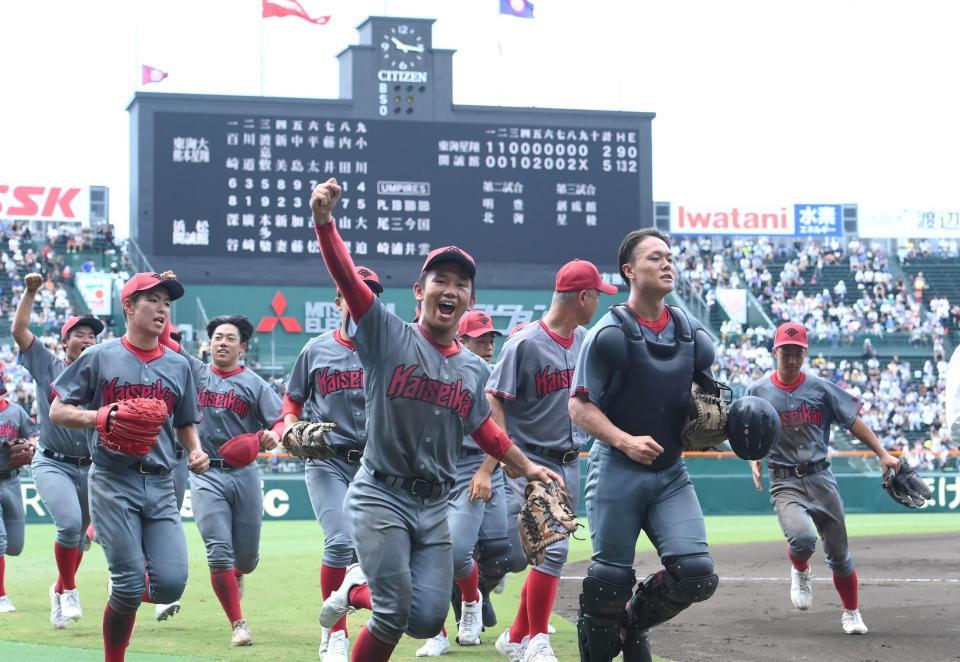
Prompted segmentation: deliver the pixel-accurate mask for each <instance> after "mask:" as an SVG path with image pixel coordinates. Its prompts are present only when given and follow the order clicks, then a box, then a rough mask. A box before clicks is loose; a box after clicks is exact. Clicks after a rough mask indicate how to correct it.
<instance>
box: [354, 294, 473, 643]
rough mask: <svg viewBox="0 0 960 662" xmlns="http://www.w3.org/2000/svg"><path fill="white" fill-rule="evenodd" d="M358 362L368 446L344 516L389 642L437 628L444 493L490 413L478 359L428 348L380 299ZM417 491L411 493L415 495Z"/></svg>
mask: <svg viewBox="0 0 960 662" xmlns="http://www.w3.org/2000/svg"><path fill="white" fill-rule="evenodd" d="M355 342H356V345H357V352H358V355H359V357H360V361H361V363H362V365H363V368H364V378H365V380H366V396H367V416H368V418H367V446H366V448H365V450H364V456H363V460H362V463H361V468H360V470H359V471H358V472H357V475H356V478H355V479H354V481H353V483H351V485H350V487H349V489H348V490H347V495H346V500H345V502H344V514H345V516H346V522H347V527H348V530H349V532H350V534H351V537H352V539H353V541H354V543H355V544H356V547H357V555H358V556H359V558H360V563H361V565H362V566H363V569H364V572H365V573H366V575H367V579H368V582H369V588H370V596H371V602H372V605H373V616H372V617H371V619H370V622H369V623H368V624H367V627H368V629H369V630H370V632H371V634H373V635H374V636H375V637H377V638H378V639H380V640H381V641H385V642H387V643H396V642H397V641H399V639H400V637H401V635H402V634H403V632H404V631H406V632H407V633H408V634H410V636H412V637H415V638H418V639H426V638H429V637H432V636H434V635H435V634H436V633H437V632H438V631H439V630H440V628H441V626H442V625H443V621H444V618H445V617H446V613H447V610H448V604H449V602H448V600H449V596H450V586H451V584H452V582H453V558H452V545H451V539H450V529H449V526H448V524H447V509H448V504H447V494H448V492H449V489H450V487H451V486H452V484H453V481H454V478H455V477H456V463H457V460H458V459H459V454H460V447H461V445H462V440H463V437H464V435H465V434H470V433H472V432H474V431H475V430H477V428H479V427H480V425H481V424H483V422H484V421H485V420H486V419H487V418H489V416H490V408H489V405H488V404H487V402H486V400H485V399H484V397H483V386H484V377H485V375H486V366H485V364H484V362H483V360H482V359H481V358H479V357H478V356H476V355H475V354H473V353H472V352H469V351H466V350H463V349H461V348H460V346H459V344H456V345H454V346H452V347H451V348H450V349H441V348H439V347H437V346H436V345H434V344H433V343H432V342H431V341H430V340H429V339H428V338H427V337H426V336H425V335H424V332H423V330H422V329H421V328H420V327H419V326H418V325H416V324H407V323H405V322H404V321H403V320H401V319H400V318H399V317H396V316H395V315H393V314H391V313H390V312H389V311H388V310H387V309H386V307H385V306H384V304H383V303H382V302H381V301H380V300H379V299H374V301H373V303H372V304H371V306H370V309H369V310H368V311H367V312H366V313H365V314H364V315H363V316H362V317H361V318H360V320H359V322H358V324H357V333H356V336H355ZM418 494H419V495H420V496H418Z"/></svg>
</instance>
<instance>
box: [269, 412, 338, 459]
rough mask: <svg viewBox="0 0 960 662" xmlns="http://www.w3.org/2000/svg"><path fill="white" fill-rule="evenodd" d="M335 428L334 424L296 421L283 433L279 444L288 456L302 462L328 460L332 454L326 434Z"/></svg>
mask: <svg viewBox="0 0 960 662" xmlns="http://www.w3.org/2000/svg"><path fill="white" fill-rule="evenodd" d="M335 427H337V424H336V423H309V422H307V421H297V422H296V423H294V424H293V425H291V426H290V427H288V428H287V430H286V432H284V433H283V438H282V439H281V440H280V443H281V444H283V447H284V448H286V449H287V452H288V453H290V455H295V456H296V457H299V458H302V459H304V460H328V459H330V458H331V457H333V456H334V452H333V449H332V448H331V447H330V444H328V443H327V439H326V437H327V432H329V431H330V430H332V429H333V428H335Z"/></svg>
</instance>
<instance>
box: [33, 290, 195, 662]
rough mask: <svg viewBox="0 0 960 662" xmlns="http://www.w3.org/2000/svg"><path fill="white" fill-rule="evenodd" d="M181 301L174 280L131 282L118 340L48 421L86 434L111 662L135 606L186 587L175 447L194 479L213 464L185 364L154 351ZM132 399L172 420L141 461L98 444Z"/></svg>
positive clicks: (59, 392)
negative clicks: (101, 423)
mask: <svg viewBox="0 0 960 662" xmlns="http://www.w3.org/2000/svg"><path fill="white" fill-rule="evenodd" d="M181 296H183V286H182V285H180V283H178V282H177V281H176V280H163V279H162V277H161V276H160V275H159V274H151V273H139V274H135V275H134V276H133V277H132V278H131V279H130V280H129V281H127V283H126V284H125V285H124V286H123V289H122V291H121V300H122V301H123V312H124V316H125V317H126V320H127V331H126V333H125V334H124V336H123V337H122V338H118V339H116V340H111V341H109V342H106V343H102V344H100V345H95V346H94V347H91V348H89V349H87V350H86V351H85V352H84V353H83V354H81V355H80V357H79V358H78V359H77V360H76V361H75V362H73V363H72V364H70V365H69V366H68V367H67V369H66V370H64V371H63V372H62V373H61V374H60V376H59V377H57V379H56V380H55V381H54V383H53V392H54V394H55V396H56V397H55V398H54V400H53V404H51V405H50V420H51V421H53V423H54V424H56V425H63V426H65V427H69V428H73V429H82V428H86V429H88V430H89V432H88V450H89V452H90V455H91V457H92V458H93V465H92V466H91V467H90V475H89V489H90V511H91V512H90V514H91V516H92V518H93V524H94V526H95V527H96V529H97V536H98V537H99V539H100V544H101V545H102V546H103V551H104V554H105V555H106V557H107V565H108V566H109V568H110V575H111V580H112V582H113V585H112V591H111V594H110V599H109V601H108V603H107V606H106V609H105V610H104V613H103V633H104V652H105V655H106V659H107V660H111V661H113V660H122V659H123V656H124V651H125V649H126V647H127V644H128V643H129V641H130V633H131V632H132V630H133V625H134V621H135V620H136V614H137V609H138V608H139V606H140V603H141V601H143V600H147V601H151V602H155V603H171V602H174V601H176V600H178V599H179V598H180V596H181V594H182V593H183V589H184V587H185V586H186V583H187V543H186V540H185V539H184V537H183V527H182V524H181V522H180V513H179V512H178V511H177V504H176V496H175V495H174V487H173V478H172V477H171V475H170V472H171V470H172V469H173V468H174V467H175V466H176V464H177V457H176V450H175V448H176V444H177V441H179V443H180V445H181V446H183V448H185V449H186V450H187V452H188V453H189V455H188V461H189V463H190V468H191V470H192V471H194V472H196V473H202V472H204V471H206V470H207V467H208V466H209V459H208V457H207V454H206V453H204V452H203V450H202V449H201V448H200V441H199V439H198V437H197V431H196V428H195V427H194V424H195V423H197V422H199V421H200V409H199V407H198V406H197V389H196V386H195V384H194V381H193V374H192V372H191V370H190V364H189V363H188V362H187V360H186V359H185V358H184V357H182V356H180V355H179V354H177V353H176V352H173V351H171V350H169V349H166V348H165V347H164V346H163V345H161V344H160V343H159V337H160V335H161V334H162V333H163V331H164V329H165V328H166V325H167V323H168V321H169V318H170V301H171V300H172V299H177V298H179V297H181ZM129 398H156V399H159V400H163V401H164V402H165V403H166V405H167V410H168V411H169V412H170V417H169V418H168V419H167V422H166V423H164V426H163V429H162V430H161V433H160V436H159V437H158V439H157V442H156V444H154V446H153V447H152V448H151V450H150V452H149V453H148V454H147V455H145V456H143V457H142V458H133V457H131V456H129V455H125V454H123V453H117V452H114V451H112V450H110V449H108V448H107V447H106V446H104V445H102V444H100V443H98V439H99V436H98V435H97V433H96V429H95V428H96V425H97V412H98V410H99V409H100V408H101V407H103V406H106V405H109V404H112V403H114V402H118V401H120V400H126V399H129ZM113 415H114V414H111V416H113ZM91 428H92V429H91ZM144 567H146V574H147V578H149V581H148V580H147V578H145V577H144Z"/></svg>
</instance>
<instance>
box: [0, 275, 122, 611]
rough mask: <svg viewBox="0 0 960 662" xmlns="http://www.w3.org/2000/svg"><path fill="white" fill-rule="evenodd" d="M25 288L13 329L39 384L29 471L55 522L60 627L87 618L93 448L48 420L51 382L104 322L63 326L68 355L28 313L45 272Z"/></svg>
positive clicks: (54, 597) (53, 591) (55, 604)
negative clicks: (38, 331)
mask: <svg viewBox="0 0 960 662" xmlns="http://www.w3.org/2000/svg"><path fill="white" fill-rule="evenodd" d="M23 285H24V292H23V296H22V297H21V299H20V303H19V304H18V305H17V313H16V316H15V317H14V319H13V328H12V334H13V339H14V341H16V343H17V347H18V348H19V350H20V354H19V356H18V359H17V360H18V361H19V362H20V363H21V364H22V365H23V367H25V368H26V369H27V372H29V373H30V376H31V377H33V381H34V383H35V384H36V387H37V389H36V391H37V420H38V422H39V424H40V442H39V448H38V453H37V454H36V455H35V456H34V458H33V463H32V465H31V471H32V473H33V480H34V483H35V484H36V486H37V492H38V493H39V494H40V498H41V499H43V503H44V505H45V506H46V508H47V512H49V513H50V516H51V517H52V518H53V523H54V524H55V525H56V527H57V537H56V538H55V540H54V543H53V558H54V561H55V562H56V564H57V571H58V576H57V581H56V583H54V584H53V585H52V586H51V587H50V591H49V593H50V624H51V625H53V627H54V628H55V629H57V630H62V629H64V628H66V627H67V625H68V624H69V623H70V621H71V620H73V621H78V620H80V619H81V618H83V608H82V607H81V606H80V590H79V589H78V588H77V583H76V575H77V568H79V567H80V560H81V559H82V558H83V546H82V543H83V542H84V534H85V532H86V529H87V525H88V524H89V523H90V510H89V505H88V499H87V473H88V471H89V469H90V451H89V450H88V449H87V437H86V434H84V432H83V431H82V430H71V429H69V428H64V427H61V426H59V425H54V424H53V423H51V422H50V399H51V396H50V385H51V384H53V380H54V379H56V378H57V377H58V376H59V375H60V373H61V372H63V371H64V369H65V368H66V367H67V366H68V365H70V364H71V363H73V362H74V361H76V360H77V357H79V356H80V354H81V352H83V351H84V350H85V349H87V348H88V347H92V346H93V345H95V344H96V342H97V336H98V335H100V333H101V332H102V331H103V322H101V321H100V320H98V319H97V318H95V317H83V316H81V317H71V318H70V319H68V320H67V321H66V322H64V323H63V326H62V327H61V328H60V345H61V346H62V347H63V351H64V358H60V357H58V356H57V355H56V354H54V353H53V352H51V351H50V350H48V349H47V348H46V347H44V346H43V343H42V342H39V341H38V340H37V338H36V336H34V335H33V333H32V332H31V331H30V313H31V312H32V311H33V303H34V300H35V299H36V295H37V290H39V289H40V286H41V285H43V276H41V275H40V274H37V273H30V274H27V275H26V276H25V277H24V279H23Z"/></svg>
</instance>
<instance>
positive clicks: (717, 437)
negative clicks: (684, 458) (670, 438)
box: [681, 392, 728, 451]
mask: <svg viewBox="0 0 960 662" xmlns="http://www.w3.org/2000/svg"><path fill="white" fill-rule="evenodd" d="M727 412H728V405H727V402H726V401H725V400H723V399H722V398H719V397H716V396H713V395H707V394H706V393H700V392H697V393H691V394H690V417H689V419H688V420H687V423H686V425H684V426H683V431H682V432H681V439H682V440H683V450H685V451H703V450H710V449H712V448H713V447H714V446H717V445H719V444H722V443H723V442H725V441H726V440H727Z"/></svg>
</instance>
